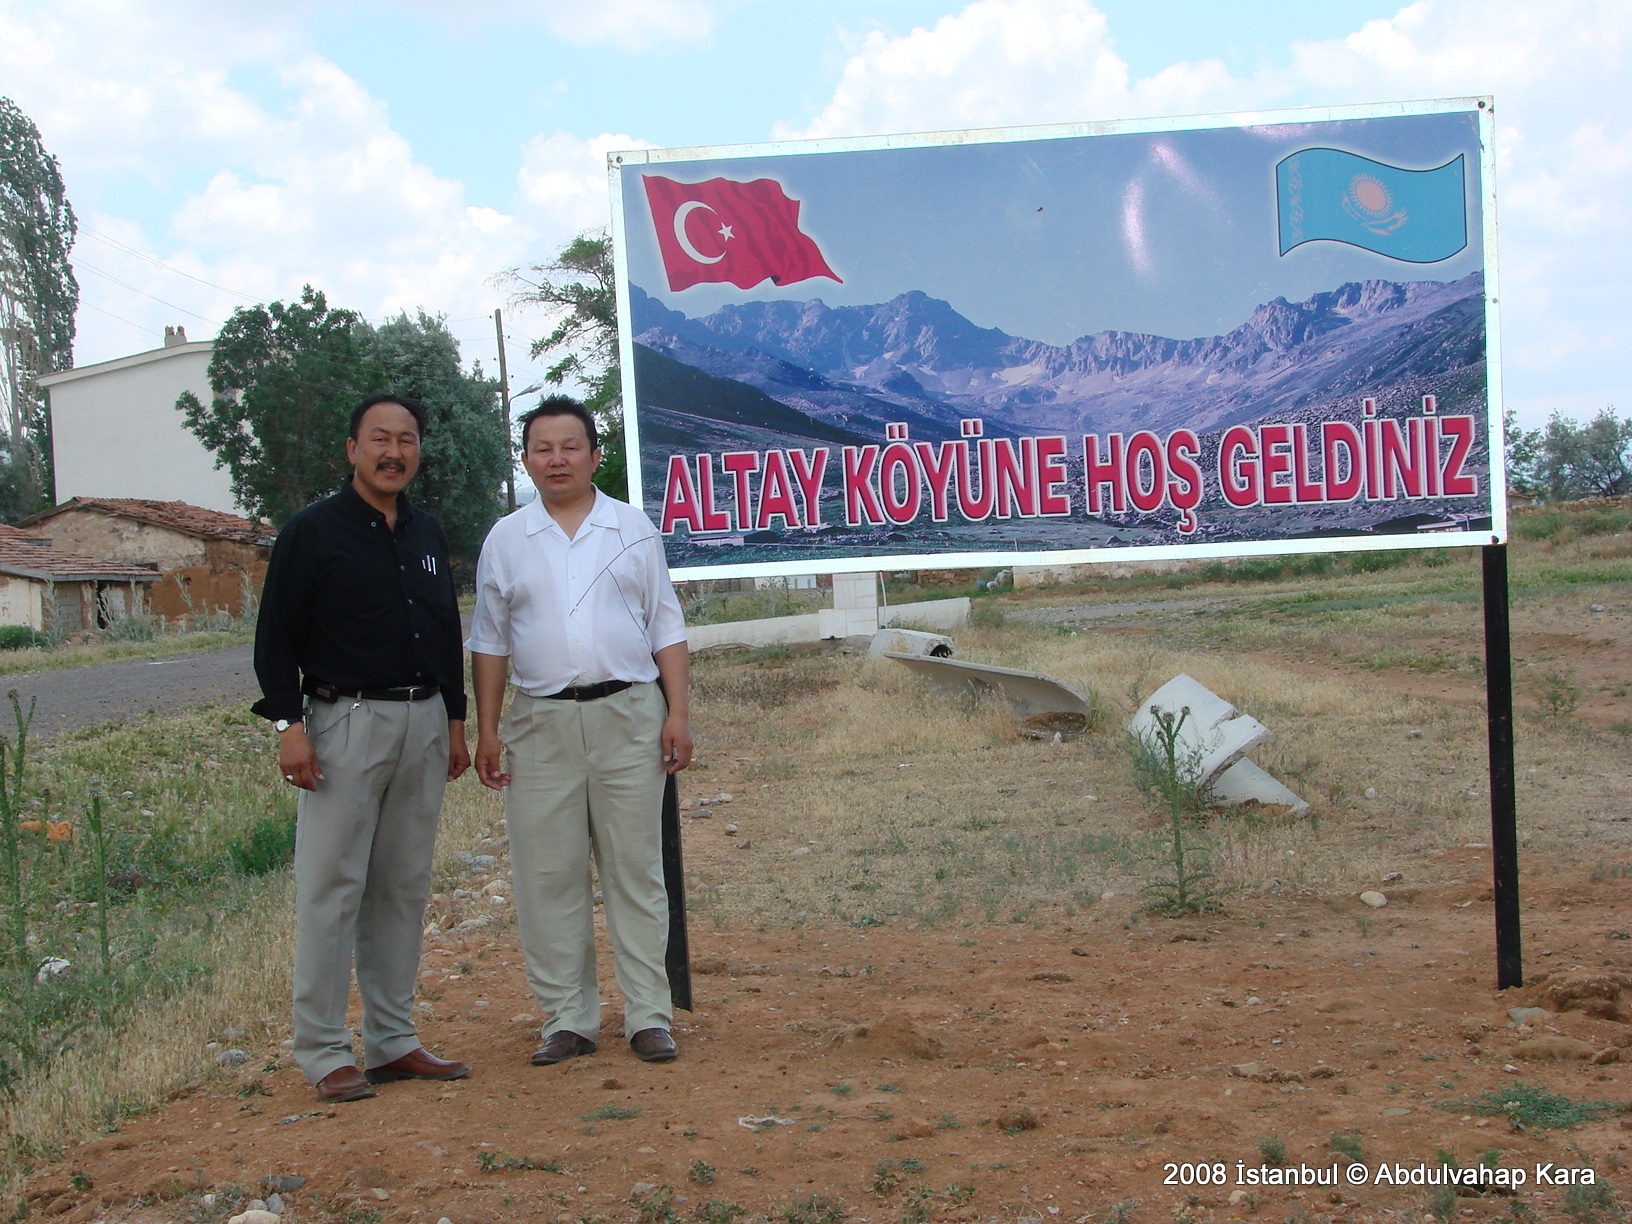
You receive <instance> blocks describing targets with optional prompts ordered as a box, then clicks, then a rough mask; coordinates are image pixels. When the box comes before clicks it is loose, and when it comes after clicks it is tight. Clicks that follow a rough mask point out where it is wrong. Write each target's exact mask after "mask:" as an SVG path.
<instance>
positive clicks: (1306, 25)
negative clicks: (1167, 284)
mask: <svg viewBox="0 0 1632 1224" xmlns="http://www.w3.org/2000/svg"><path fill="white" fill-rule="evenodd" d="M1629 55H1632V5H1627V4H1625V3H1624V2H1621V0H1556V2H1554V3H1550V4H1548V5H1545V6H1541V5H1536V4H1535V3H1534V2H1533V0H1418V2H1417V3H1414V4H1410V5H1400V4H1397V3H1374V2H1372V0H1355V2H1353V3H1350V4H1348V5H1345V6H1332V5H1309V4H1307V3H1302V4H1292V3H1282V2H1279V0H1274V2H1267V3H1259V4H1253V5H1219V4H1216V3H1212V2H1192V0H1183V2H1180V0H1143V2H1136V0H964V2H940V0H870V2H866V0H596V2H595V3H585V2H584V0H462V2H461V3H458V4H455V3H453V2H452V0H398V2H396V3H386V2H383V0H375V2H371V3H348V2H346V0H328V2H326V3H318V2H317V0H290V2H289V3H285V4H282V5H278V6H268V5H265V4H262V3H250V2H249V0H0V93H4V94H6V95H7V96H9V97H11V98H12V99H13V100H14V101H15V102H16V103H17V104H18V105H19V106H21V107H22V108H23V109H24V110H25V111H27V112H28V113H29V114H30V115H31V116H32V117H33V118H34V119H35V121H36V122H37V123H38V125H39V127H40V129H41V131H42V134H43V136H44V138H45V140H46V142H47V145H48V146H49V147H50V148H51V150H52V151H53V152H55V153H56V154H57V155H58V157H59V158H60V159H61V162H62V166H63V172H64V176H65V178H66V180H67V182H68V186H69V190H70V193H71V197H72V199H73V203H74V206H75V208H76V210H77V212H78V214H79V217H80V220H81V224H82V237H81V240H80V244H79V247H78V249H77V250H76V260H77V262H78V263H79V265H80V279H81V283H82V286H83V292H82V302H83V306H82V310H81V315H80V325H79V342H78V348H77V354H78V357H79V359H80V361H81V362H91V361H97V360H105V359H108V358H111V357H116V356H120V355H123V354H126V353H130V352H135V351H139V350H141V349H144V348H148V347H153V346H155V345H157V344H158V343H159V337H160V335H161V334H162V331H163V328H164V326H165V325H166V324H173V323H183V324H185V325H186V326H187V328H188V332H189V335H190V336H192V337H195V338H198V337H203V336H208V335H210V334H212V333H213V330H214V328H215V326H217V325H219V323H220V322H221V321H222V320H223V319H225V318H226V316H227V314H228V313H229V312H230V311H231V310H232V309H233V308H234V306H236V305H240V304H242V303H243V302H245V301H248V300H255V299H263V300H265V299H271V298H287V297H291V296H293V295H295V294H298V292H299V290H300V286H301V284H302V283H304V282H307V281H310V282H311V283H313V284H315V285H317V286H319V287H321V288H323V289H325V290H326V291H327V292H328V294H329V296H330V298H331V299H332V300H334V301H336V302H338V303H340V304H343V305H347V306H351V307H354V308H356V309H359V310H361V311H362V312H364V313H365V314H366V315H368V316H369V317H371V318H375V319H379V318H381V317H384V316H385V315H386V314H388V313H393V312H395V311H399V310H404V309H407V310H414V309H419V308H424V309H426V310H430V311H433V312H440V313H443V314H445V315H446V316H447V317H448V318H449V320H450V323H451V325H452V326H453V328H454V331H455V333H456V334H458V335H459V336H460V337H461V339H462V340H463V342H464V347H465V353H466V356H467V357H470V358H479V359H481V360H482V361H483V363H484V365H486V366H488V367H489V368H491V366H492V365H493V356H494V339H493V334H492V324H491V314H492V310H493V308H494V307H495V306H501V305H506V300H507V299H506V291H505V290H504V288H503V287H502V286H499V285H497V284H495V283H494V282H493V279H492V278H493V277H494V275H495V274H496V273H498V272H500V271H501V270H502V269H504V268H506V267H509V266H514V265H518V264H527V263H531V262H538V261H542V260H546V259H548V258H549V256H550V255H551V254H552V253H553V252H554V251H556V250H558V249H559V248H560V246H561V245H562V244H563V243H564V242H565V241H566V240H567V239H568V238H570V237H571V236H572V235H573V234H574V233H577V232H579V231H581V230H584V229H587V228H591V227H593V226H596V225H600V224H604V222H605V220H606V218H607V214H608V206H607V191H606V180H605V174H604V169H603V166H604V155H605V152H606V151H607V150H608V149H613V148H628V147H638V146H650V147H662V146H695V145H718V144H736V143H747V142H761V141H767V140H778V139H791V138H809V137H817V138H820V137H849V136H860V135H873V134H881V133H891V132H904V131H934V130H946V129H958V128H967V127H995V126H1011V125H1022V124H1032V123H1057V122H1080V121H1094V120H1102V119H1121V118H1139V117H1151V116H1176V115H1191V114H1209V113H1222V112H1236V111H1251V110H1258V109H1268V108H1284V107H1296V106H1324V105H1346V104H1354V103H1364V102H1373V101H1383V100H1393V99H1403V98H1433V97H1456V96H1469V95H1475V94H1487V93H1488V94H1493V95H1495V97H1496V99H1497V125H1498V126H1497V131H1498V144H1497V148H1498V157H1497V180H1498V191H1499V209H1500V219H1501V242H1500V253H1501V283H1502V288H1503V307H1502V328H1503V353H1504V367H1505V389H1506V393H1507V399H1508V402H1509V403H1510V404H1512V405H1513V406H1514V407H1516V408H1517V409H1518V410H1519V411H1520V413H1521V416H1523V417H1524V418H1526V419H1527V420H1529V421H1532V422H1534V421H1539V420H1540V419H1542V418H1544V417H1545V415H1546V413H1547V412H1548V411H1550V410H1552V409H1555V408H1557V409H1562V410H1564V411H1565V412H1567V413H1570V414H1572V415H1577V416H1582V415H1589V414H1591V413H1593V412H1595V411H1596V410H1597V409H1598V408H1600V407H1602V406H1603V405H1605V404H1608V403H1615V404H1618V405H1619V406H1620V407H1621V408H1622V409H1623V410H1626V409H1632V394H1629V392H1632V385H1629V384H1632V375H1629V374H1628V372H1627V369H1626V362H1625V360H1624V357H1623V354H1624V353H1625V352H1627V351H1632V304H1629V300H1628V295H1627V294H1626V293H1625V290H1624V288H1623V286H1622V284H1621V279H1622V278H1623V277H1624V269H1625V268H1627V267H1629V266H1632V258H1629V256H1632V251H1629V249H1628V248H1629V246H1632V217H1629V216H1628V213H1629V211H1632V135H1629V134H1628V131H1627V129H1626V127H1625V125H1624V124H1620V123H1619V122H1618V121H1617V120H1616V119H1615V118H1614V117H1613V116H1612V115H1611V113H1610V111H1609V101H1610V100H1611V99H1613V98H1616V97H1619V96H1622V95H1623V94H1624V92H1625V89H1624V87H1625V86H1626V85H1627V84H1628V83H1629V76H1632V74H1629V72H1628V62H1627V61H1628V56H1629ZM506 318H507V323H508V325H509V326H508V330H509V333H510V340H509V351H510V356H511V365H512V374H513V381H514V383H515V385H516V386H517V387H518V389H519V388H520V387H521V386H524V385H525V384H526V383H527V382H528V381H531V380H532V379H534V378H536V375H537V367H536V366H535V365H532V364H530V363H529V362H528V361H527V360H526V359H525V356H524V351H525V344H526V341H527V339H528V338H530V337H531V336H535V335H538V334H541V333H542V332H544V331H545V330H547V328H548V326H549V320H548V319H545V318H541V317H537V316H533V315H528V314H526V313H524V312H521V311H519V310H518V311H509V312H507V316H506ZM977 321H980V322H984V323H988V324H995V325H1002V324H1000V323H999V322H998V321H997V320H977ZM1180 321H1181V322H1182V320H1180ZM1228 322H1229V321H1228V320H1226V319H1222V318H1221V319H1220V320H1219V326H1224V325H1225V324H1226V323H1228ZM1205 323H1206V319H1205V318H1204V317H1202V315H1200V314H1197V315H1196V317H1195V319H1194V320H1193V321H1192V323H1191V326H1192V327H1200V326H1203V325H1204V324H1205ZM1120 325H1126V324H1120ZM1175 329H1176V330H1180V331H1182V330H1184V328H1183V327H1176V328H1175ZM1066 330H1072V329H1070V328H1067V329H1066ZM1039 338H1049V339H1054V338H1057V337H1054V336H1039ZM1067 338H1068V337H1067Z"/></svg>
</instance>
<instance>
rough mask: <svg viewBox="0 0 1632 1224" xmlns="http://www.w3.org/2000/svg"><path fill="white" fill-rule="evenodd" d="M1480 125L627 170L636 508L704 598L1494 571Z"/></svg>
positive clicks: (942, 138)
mask: <svg viewBox="0 0 1632 1224" xmlns="http://www.w3.org/2000/svg"><path fill="white" fill-rule="evenodd" d="M1412 105H1416V106H1418V107H1420V113H1409V112H1410V110H1411V106H1412ZM1354 110H1356V111H1360V112H1364V111H1366V108H1354ZM1488 120H1489V115H1488V112H1487V110H1486V109H1485V107H1484V106H1483V105H1482V104H1481V103H1480V102H1479V100H1464V101H1461V102H1453V103H1444V104H1432V103H1422V104H1407V105H1405V106H1402V107H1389V108H1375V109H1374V110H1373V111H1372V112H1371V113H1357V114H1355V115H1353V117H1348V116H1340V115H1338V116H1334V114H1333V112H1323V113H1322V114H1320V115H1314V114H1302V113H1296V112H1288V113H1284V114H1283V115H1280V116H1273V117H1270V116H1255V117H1253V118H1252V119H1251V121H1250V122H1240V123H1232V122H1228V121H1227V117H1220V118H1219V119H1218V120H1216V121H1207V120H1197V121H1194V122H1193V125H1192V126H1188V127H1186V126H1183V125H1179V126H1175V127H1171V128H1158V127H1156V126H1155V125H1152V124H1141V123H1136V122H1130V123H1124V124H1101V125H1093V126H1092V127H1091V128H1090V127H1087V126H1084V127H1083V128H1081V129H1071V128H1058V129H1025V130H1017V131H1010V132H989V133H941V134H935V133H931V134H927V135H923V136H915V137H889V138H884V137H880V138H857V139H856V140H854V141H840V142H824V143H823V145H822V146H821V147H812V146H810V145H809V144H800V143H797V142H795V143H790V144H787V145H782V146H759V147H755V148H747V149H742V150H735V151H733V150H723V151H718V152H717V153H714V154H710V153H709V151H707V150H686V151H683V152H679V151H677V152H676V153H675V154H673V155H670V154H667V153H665V152H664V151H661V150H645V151H631V152H629V153H623V154H618V155H616V157H615V160H614V170H613V184H614V211H615V215H616V216H617V218H618V222H617V224H618V227H619V228H618V237H617V242H618V249H619V251H620V252H621V257H622V263H621V265H620V268H619V286H618V288H619V307H620V310H619V326H620V339H621V341H622V344H623V348H622V352H623V361H624V365H623V375H624V409H625V414H626V421H627V423H628V427H629V431H630V437H631V438H632V440H633V442H632V449H634V450H635V452H636V454H635V456H634V458H633V461H632V462H631V465H630V477H631V492H632V495H633V496H635V497H637V498H638V500H639V501H640V503H641V505H642V508H643V509H644V510H645V511H646V512H647V513H648V514H649V515H650V516H651V517H652V519H653V520H654V522H656V523H657V524H658V526H659V530H660V531H661V532H662V534H663V536H664V539H665V546H666V548H667V549H668V554H669V558H670V561H671V564H673V565H674V566H675V567H676V569H677V570H678V571H681V572H682V573H683V574H684V575H686V576H697V577H701V576H705V571H706V572H707V573H708V574H719V575H721V576H724V575H725V574H726V573H727V572H732V573H745V572H748V571H747V570H746V568H745V567H748V566H762V565H772V566H781V567H786V568H783V569H781V570H765V569H760V570H756V571H753V572H755V573H768V572H809V571H810V570H816V571H818V572H820V571H822V570H823V569H843V568H852V569H853V568H858V564H857V563H858V562H860V561H862V560H864V559H872V560H874V561H877V562H879V563H880V566H881V567H884V568H888V567H889V566H890V564H891V563H892V562H893V563H894V564H896V565H898V566H899V567H901V568H912V567H913V566H915V565H920V564H923V563H925V560H926V559H928V558H938V559H946V560H945V561H944V563H946V564H970V563H975V564H979V563H982V561H983V560H984V559H986V558H990V559H992V560H995V561H998V562H999V563H1004V562H1008V561H1031V560H1035V559H1039V558H1042V557H1044V556H1049V557H1059V558H1061V559H1090V558H1091V557H1092V556H1093V555H1094V554H1097V553H1101V552H1109V551H1119V552H1122V553H1123V554H1124V555H1128V554H1129V553H1130V552H1131V553H1135V554H1137V555H1139V556H1142V557H1153V558H1154V557H1161V556H1167V555H1170V554H1171V555H1181V554H1189V555H1209V556H1229V555H1240V554H1242V553H1250V552H1254V551H1259V552H1261V551H1263V550H1264V548H1265V547H1268V546H1274V547H1277V548H1285V549H1290V550H1295V551H1321V550H1327V549H1345V548H1353V547H1362V546H1366V545H1367V543H1368V542H1369V543H1370V545H1371V546H1374V547H1375V546H1378V545H1380V543H1381V542H1382V541H1383V540H1384V539H1387V540H1389V541H1398V542H1400V543H1420V544H1423V545H1425V546H1426V545H1427V544H1428V543H1429V542H1430V541H1429V537H1433V541H1432V542H1434V543H1439V542H1443V541H1446V540H1449V541H1451V542H1456V543H1464V544H1465V543H1475V542H1480V543H1488V542H1489V539H1490V535H1491V534H1492V533H1493V532H1500V531H1501V530H1504V529H1505V522H1504V521H1502V520H1501V518H1500V516H1501V515H1502V514H1503V508H1502V499H1501V492H1502V490H1501V487H1500V486H1501V474H1500V472H1499V471H1496V472H1494V473H1493V471H1492V448H1493V446H1496V445H1497V444H1496V443H1495V442H1494V441H1493V439H1492V437H1491V431H1492V413H1491V412H1490V411H1489V405H1490V403H1491V402H1492V401H1493V396H1492V394H1491V389H1492V380H1493V379H1494V378H1495V376H1496V373H1497V370H1498V366H1497V364H1496V362H1495V361H1494V354H1493V353H1491V352H1490V351H1489V349H1490V345H1491V343H1492V341H1493V340H1494V338H1495V333H1494V331H1493V330H1492V326H1491V324H1492V322H1493V311H1492V308H1491V304H1490V299H1491V297H1492V296H1494V281H1493V279H1492V277H1493V268H1492V267H1491V266H1490V265H1489V263H1488V254H1489V253H1488V249H1487V248H1488V236H1487V229H1488V226H1487V217H1488V204H1487V198H1486V192H1487V187H1488V178H1489V174H1488V167H1487V165H1486V160H1485V159H1486V156H1487V152H1488V148H1489V140H1488ZM1496 453H1497V454H1499V453H1500V452H1499V450H1498V451H1496ZM1391 546H1392V545H1391ZM950 558H958V559H959V560H958V561H955V562H954V561H952V560H950ZM795 566H798V567H799V568H798V569H795V568H793V567H795Z"/></svg>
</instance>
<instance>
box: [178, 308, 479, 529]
mask: <svg viewBox="0 0 1632 1224" xmlns="http://www.w3.org/2000/svg"><path fill="white" fill-rule="evenodd" d="M210 388H211V390H212V391H213V393H214V394H213V396H212V397H211V400H210V403H209V405H208V406H205V405H204V404H202V403H200V402H199V400H198V397H197V396H195V395H193V394H192V393H191V392H186V393H183V395H182V396H181V398H180V399H178V400H177V401H176V407H177V408H178V409H179V410H180V411H181V412H182V413H184V414H185V416H186V418H187V427H188V428H189V429H191V430H192V431H193V433H194V434H196V435H197V436H198V439H199V441H201V442H202V443H203V444H204V446H205V448H206V449H208V450H210V451H213V452H214V453H215V457H216V460H215V461H216V464H217V465H218V466H220V467H224V468H226V469H227V470H228V472H229V473H230V474H231V476H232V492H233V496H234V497H236V498H237V499H238V503H239V504H240V505H241V506H243V507H244V509H245V510H246V511H247V512H248V513H250V514H252V515H255V516H257V517H262V518H269V519H271V520H272V521H273V522H274V523H276V524H277V525H279V526H282V525H283V524H284V523H285V522H286V521H287V520H288V518H289V516H290V515H292V514H293V513H294V512H295V511H296V510H299V509H300V508H301V507H302V506H305V505H309V504H310V503H311V502H314V501H316V500H317V499H318V498H320V497H326V496H328V495H329V494H330V493H332V492H334V490H335V489H336V488H338V487H339V485H340V482H341V481H343V480H344V479H345V478H346V474H347V472H348V471H349V469H348V467H347V466H346V451H345V442H346V434H347V430H348V426H349V423H350V415H351V409H352V406H353V405H354V404H356V402H357V401H358V400H360V399H362V398H363V397H364V396H365V395H372V394H376V393H379V392H395V393H397V394H399V395H403V396H407V397H409V398H411V399H416V400H419V401H420V402H421V403H422V404H424V405H425V408H426V422H425V444H424V449H423V451H422V453H421V456H420V463H421V467H420V474H419V476H418V478H417V479H416V480H415V482H414V485H413V487H412V489H411V490H410V494H409V496H410V497H411V498H412V499H413V501H414V503H415V504H416V505H422V506H424V507H425V508H426V509H427V510H429V511H430V512H431V513H432V514H434V515H435V516H436V518H437V520H438V521H439V522H440V523H441V524H442V527H443V530H444V531H446V532H447V535H448V543H449V546H450V548H451V551H452V552H453V554H454V555H455V556H459V557H466V558H469V557H474V556H475V555H476V553H477V551H478V550H479V549H480V548H481V544H482V539H483V538H484V537H485V536H486V535H487V529H488V528H489V527H491V526H492V525H493V520H494V519H496V518H497V517H498V516H499V514H500V512H501V509H502V507H501V505H500V500H499V489H500V487H501V485H502V484H503V481H504V473H505V468H506V466H507V465H508V463H509V451H508V448H507V447H506V445H505V436H504V424H503V422H502V421H501V420H500V414H499V408H498V385H497V384H496V383H495V382H494V381H493V380H492V379H489V378H485V377H483V375H482V372H481V370H480V368H477V369H476V370H475V371H474V372H473V373H470V374H466V373H465V372H464V371H463V370H462V369H461V368H460V365H459V343H458V341H456V340H455V339H454V338H453V335H452V333H450V332H449V331H448V328H447V324H446V323H445V322H444V321H443V320H442V318H441V317H440V316H432V315H427V314H425V313H424V312H421V313H420V314H419V316H418V318H416V319H410V318H409V317H408V316H407V315H406V314H403V315H399V316H397V317H396V318H394V319H389V320H387V321H386V322H385V323H382V324H381V325H380V326H378V327H374V326H371V325H370V324H369V323H367V322H365V321H364V319H363V317H362V316H361V315H359V314H358V313H357V312H356V311H353V310H339V309H331V308H330V306H329V304H328V300H327V299H326V298H325V297H324V296H323V294H322V293H320V292H318V291H317V290H315V289H313V288H312V287H311V286H310V285H307V286H306V287H305V288H304V289H303V290H301V296H300V301H298V302H293V303H288V304H285V303H283V302H273V303H272V304H271V305H270V306H249V307H243V308H240V309H238V310H235V311H233V313H232V316H231V317H230V318H229V319H228V320H227V322H226V325H225V326H224V327H223V328H222V329H221V334H220V335H219V336H218V337H216V341H215V351H214V353H213V354H212V355H211V357H210Z"/></svg>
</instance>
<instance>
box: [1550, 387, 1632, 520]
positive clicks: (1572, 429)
mask: <svg viewBox="0 0 1632 1224" xmlns="http://www.w3.org/2000/svg"><path fill="white" fill-rule="evenodd" d="M1536 474H1537V477H1538V480H1539V483H1540V484H1541V487H1542V489H1543V491H1544V493H1545V495H1546V497H1547V500H1548V501H1567V500H1570V499H1572V498H1577V497H1619V496H1621V495H1623V494H1626V493H1632V418H1622V417H1618V416H1616V415H1615V410H1614V409H1613V408H1603V409H1600V410H1599V413H1598V415H1597V416H1595V417H1593V418H1592V420H1590V421H1587V422H1586V423H1584V424H1581V423H1577V422H1575V421H1572V420H1569V419H1568V418H1566V417H1564V416H1561V415H1560V414H1559V413H1556V412H1555V413H1553V415H1552V416H1551V417H1550V418H1549V419H1548V421H1547V427H1546V428H1545V429H1543V430H1542V431H1541V443H1540V458H1539V460H1538V462H1537V465H1536Z"/></svg>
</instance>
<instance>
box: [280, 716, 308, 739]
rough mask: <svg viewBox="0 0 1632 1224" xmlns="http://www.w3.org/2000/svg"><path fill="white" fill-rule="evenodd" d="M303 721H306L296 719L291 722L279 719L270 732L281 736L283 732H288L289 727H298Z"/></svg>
mask: <svg viewBox="0 0 1632 1224" xmlns="http://www.w3.org/2000/svg"><path fill="white" fill-rule="evenodd" d="M305 721H306V720H305V719H303V718H296V719H293V720H290V719H287V718H280V719H278V721H277V722H275V723H273V724H272V730H274V731H276V732H277V733H278V734H279V735H282V734H283V733H284V732H285V731H287V730H289V728H290V727H298V726H300V725H301V724H302V723H303V722H305Z"/></svg>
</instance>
